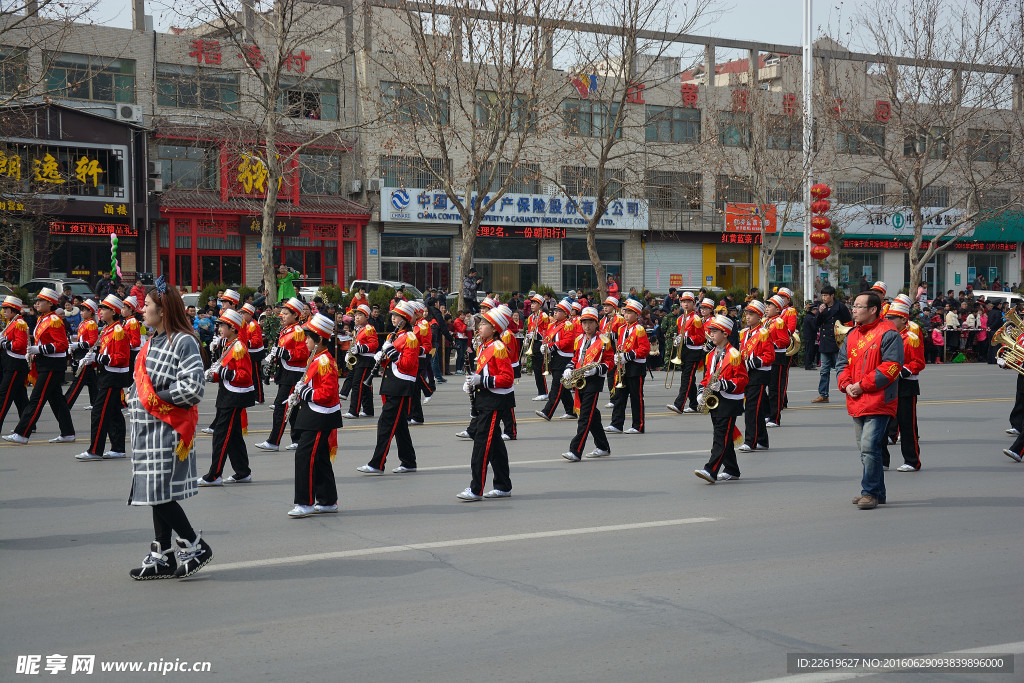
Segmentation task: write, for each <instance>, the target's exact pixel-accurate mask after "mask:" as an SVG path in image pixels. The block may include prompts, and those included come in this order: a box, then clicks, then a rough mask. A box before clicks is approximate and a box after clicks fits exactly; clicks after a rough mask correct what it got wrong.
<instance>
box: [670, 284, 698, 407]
mask: <svg viewBox="0 0 1024 683" xmlns="http://www.w3.org/2000/svg"><path fill="white" fill-rule="evenodd" d="M679 303H680V305H681V306H682V307H683V310H682V312H681V313H680V314H679V318H678V319H677V320H676V330H677V331H676V339H675V348H676V349H677V354H676V355H678V354H679V353H682V361H683V364H682V365H681V366H680V367H679V374H680V384H679V394H678V395H677V396H676V400H675V401H673V402H672V403H669V404H668V405H666V406H665V407H666V408H668V409H669V410H671V411H672V412H673V413H679V414H683V413H695V412H697V368H698V367H699V366H700V362H701V359H703V358H704V320H703V319H702V318H701V317H700V314H698V313H697V312H696V311H695V310H694V298H693V292H683V294H682V296H681V297H679ZM671 361H672V359H671V358H666V359H665V363H666V365H665V369H666V370H668V369H669V367H668V365H667V363H670V362H671Z"/></svg>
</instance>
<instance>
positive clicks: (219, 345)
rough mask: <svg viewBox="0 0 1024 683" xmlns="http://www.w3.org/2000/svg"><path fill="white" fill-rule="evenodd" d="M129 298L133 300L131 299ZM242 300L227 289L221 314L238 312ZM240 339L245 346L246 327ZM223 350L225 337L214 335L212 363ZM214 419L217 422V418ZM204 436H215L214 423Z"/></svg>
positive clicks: (211, 343) (211, 345)
mask: <svg viewBox="0 0 1024 683" xmlns="http://www.w3.org/2000/svg"><path fill="white" fill-rule="evenodd" d="M129 298H131V297H129ZM241 299H242V296H241V295H240V294H239V293H238V292H236V291H235V290H233V289H225V290H224V293H223V294H221V296H220V298H219V299H217V305H218V306H220V312H221V313H223V312H224V311H234V310H236V309H237V308H238V302H239V301H241ZM126 320H127V319H126ZM214 329H215V330H219V329H220V328H219V327H217V326H216V325H214ZM238 338H239V339H241V340H242V343H243V344H245V343H246V341H245V328H244V327H243V328H242V329H241V330H240V331H239V333H238ZM223 350H224V339H223V337H221V336H220V334H214V337H213V341H212V342H210V360H211V362H212V360H213V359H214V358H219V357H220V354H221V352H223ZM214 419H215V420H216V417H215V418H214ZM203 434H213V423H212V422H211V423H210V426H208V427H206V428H205V429H203Z"/></svg>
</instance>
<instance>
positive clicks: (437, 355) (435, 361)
mask: <svg viewBox="0 0 1024 683" xmlns="http://www.w3.org/2000/svg"><path fill="white" fill-rule="evenodd" d="M443 348H444V346H443V345H442V344H439V345H437V346H436V347H434V355H433V356H431V357H430V367H431V369H433V371H434V381H435V382H440V383H441V384H444V383H445V382H447V381H448V380H446V379H445V378H444V372H443V371H442V370H441V349H443Z"/></svg>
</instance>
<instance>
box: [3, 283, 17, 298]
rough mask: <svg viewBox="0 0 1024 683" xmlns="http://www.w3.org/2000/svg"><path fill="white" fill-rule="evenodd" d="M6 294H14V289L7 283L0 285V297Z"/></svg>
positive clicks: (6, 295)
mask: <svg viewBox="0 0 1024 683" xmlns="http://www.w3.org/2000/svg"><path fill="white" fill-rule="evenodd" d="M8 296H14V289H13V288H12V287H8V286H7V285H0V299H3V298H4V297H8Z"/></svg>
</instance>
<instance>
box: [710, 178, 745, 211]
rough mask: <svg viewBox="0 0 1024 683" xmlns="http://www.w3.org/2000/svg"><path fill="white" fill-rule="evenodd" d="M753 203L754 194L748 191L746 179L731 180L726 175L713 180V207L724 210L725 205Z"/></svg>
mask: <svg viewBox="0 0 1024 683" xmlns="http://www.w3.org/2000/svg"><path fill="white" fill-rule="evenodd" d="M753 201H754V193H753V192H751V190H750V180H749V179H748V178H733V177H731V176H727V175H720V176H717V177H716V178H715V206H717V207H719V208H723V209H724V208H725V207H724V205H725V204H726V203H735V202H740V203H744V204H750V203H752V202H753Z"/></svg>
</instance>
